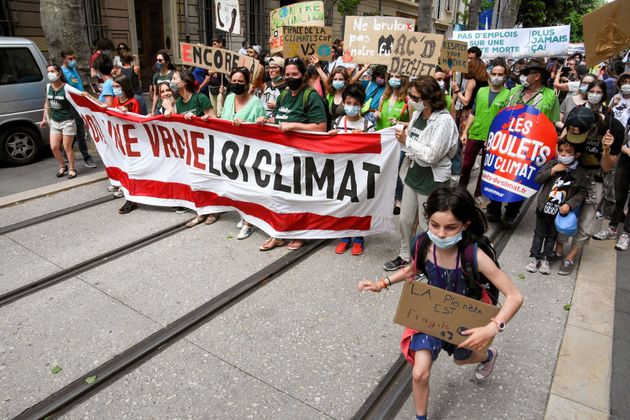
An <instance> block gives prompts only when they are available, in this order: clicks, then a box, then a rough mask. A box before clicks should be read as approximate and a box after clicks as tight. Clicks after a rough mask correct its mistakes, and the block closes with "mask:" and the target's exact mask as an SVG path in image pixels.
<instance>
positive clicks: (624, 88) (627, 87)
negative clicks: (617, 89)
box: [621, 83, 630, 95]
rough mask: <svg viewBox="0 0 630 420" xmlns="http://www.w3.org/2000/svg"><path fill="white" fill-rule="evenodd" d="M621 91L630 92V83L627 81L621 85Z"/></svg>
mask: <svg viewBox="0 0 630 420" xmlns="http://www.w3.org/2000/svg"><path fill="white" fill-rule="evenodd" d="M621 93H624V94H626V95H627V94H629V93H630V84H628V83H626V84H625V85H621Z"/></svg>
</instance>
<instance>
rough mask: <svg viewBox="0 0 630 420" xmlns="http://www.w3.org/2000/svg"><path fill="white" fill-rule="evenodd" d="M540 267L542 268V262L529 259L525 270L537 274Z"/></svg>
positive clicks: (532, 258) (533, 258)
mask: <svg viewBox="0 0 630 420" xmlns="http://www.w3.org/2000/svg"><path fill="white" fill-rule="evenodd" d="M538 267H540V261H539V260H538V259H537V258H535V257H529V259H528V260H527V265H526V266H525V270H527V271H529V272H530V273H535V272H536V271H538Z"/></svg>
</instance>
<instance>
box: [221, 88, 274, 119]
mask: <svg viewBox="0 0 630 420" xmlns="http://www.w3.org/2000/svg"><path fill="white" fill-rule="evenodd" d="M235 98H236V95H235V94H233V93H230V94H229V95H228V96H227V98H225V103H224V104H223V111H221V118H222V119H224V120H229V121H234V120H235V119H236V118H238V119H240V120H242V121H245V122H251V123H253V122H256V119H257V118H258V117H264V116H265V115H266V114H265V108H263V104H262V101H261V100H260V98H259V97H257V96H254V95H252V96H250V97H249V100H248V101H247V103H246V104H245V106H244V107H243V108H241V109H239V110H238V112H236V113H235V112H234V99H235Z"/></svg>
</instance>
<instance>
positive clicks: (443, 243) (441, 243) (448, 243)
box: [427, 229, 464, 249]
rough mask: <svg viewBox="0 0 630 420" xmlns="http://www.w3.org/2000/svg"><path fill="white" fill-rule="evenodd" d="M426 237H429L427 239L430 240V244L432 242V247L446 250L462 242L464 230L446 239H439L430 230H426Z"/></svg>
mask: <svg viewBox="0 0 630 420" xmlns="http://www.w3.org/2000/svg"><path fill="white" fill-rule="evenodd" d="M427 235H429V239H430V240H431V242H433V245H435V246H437V247H438V248H440V249H446V248H451V247H453V246H455V245H457V243H458V242H459V241H461V240H462V238H463V236H464V229H462V230H460V231H459V233H458V234H457V235H453V236H448V237H446V238H440V237H439V236H437V235H436V234H434V233H433V232H431V230H430V229H429V230H427Z"/></svg>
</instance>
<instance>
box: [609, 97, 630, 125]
mask: <svg viewBox="0 0 630 420" xmlns="http://www.w3.org/2000/svg"><path fill="white" fill-rule="evenodd" d="M610 104H611V107H612V111H613V114H614V115H615V119H616V120H617V121H619V122H620V123H621V124H622V125H623V126H624V128H625V127H627V126H628V119H629V118H630V98H624V97H623V96H622V95H621V94H620V93H619V94H617V95H615V96H614V97H613V98H612V100H611V101H610Z"/></svg>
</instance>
